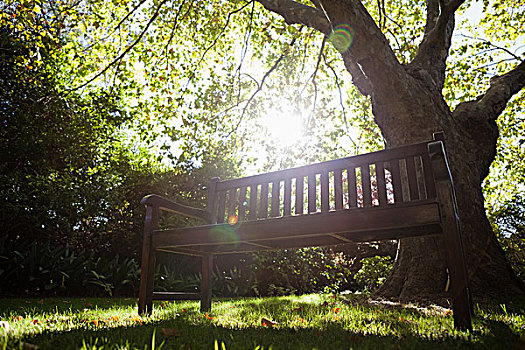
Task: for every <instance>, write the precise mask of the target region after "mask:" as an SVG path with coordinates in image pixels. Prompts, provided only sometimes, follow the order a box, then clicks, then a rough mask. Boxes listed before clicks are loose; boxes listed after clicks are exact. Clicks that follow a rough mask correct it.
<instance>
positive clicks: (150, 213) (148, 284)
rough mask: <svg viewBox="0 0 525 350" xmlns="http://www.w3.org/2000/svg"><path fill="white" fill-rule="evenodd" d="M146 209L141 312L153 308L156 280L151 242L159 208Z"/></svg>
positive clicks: (141, 273) (147, 312)
mask: <svg viewBox="0 0 525 350" xmlns="http://www.w3.org/2000/svg"><path fill="white" fill-rule="evenodd" d="M155 209H156V208H152V207H148V208H147V209H146V223H145V225H144V242H143V244H142V264H141V270H140V290H139V310H138V311H139V314H140V315H143V314H149V313H150V312H151V311H152V309H153V285H154V281H155V260H156V258H155V249H154V248H153V246H152V244H151V231H152V229H153V228H154V227H155V226H156V221H157V215H158V214H157V210H155Z"/></svg>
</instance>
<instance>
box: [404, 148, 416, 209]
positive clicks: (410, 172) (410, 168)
mask: <svg viewBox="0 0 525 350" xmlns="http://www.w3.org/2000/svg"><path fill="white" fill-rule="evenodd" d="M405 161H406V166H407V177H408V189H409V192H410V200H411V201H413V200H416V199H419V190H418V186H417V174H416V167H415V164H414V157H406V158H405Z"/></svg>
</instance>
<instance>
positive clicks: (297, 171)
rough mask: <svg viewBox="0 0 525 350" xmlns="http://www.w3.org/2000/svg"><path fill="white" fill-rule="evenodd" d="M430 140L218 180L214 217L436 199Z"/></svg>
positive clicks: (212, 191) (212, 190)
mask: <svg viewBox="0 0 525 350" xmlns="http://www.w3.org/2000/svg"><path fill="white" fill-rule="evenodd" d="M434 141H435V140H432V141H429V142H434ZM429 142H423V143H419V144H413V145H409V146H403V147H398V148H393V149H388V150H384V151H379V152H373V153H368V154H363V155H357V156H352V157H347V158H342V159H336V160H331V161H326V162H322V163H317V164H312V165H307V166H302V167H297V168H292V169H286V170H281V171H274V172H270V173H266V174H260V175H254V176H249V177H244V178H239V179H233V180H226V181H219V180H218V179H214V180H212V182H211V184H210V186H209V197H208V210H209V211H210V212H211V213H212V218H213V219H215V218H216V221H215V220H212V221H213V222H216V223H224V222H229V223H236V222H237V221H247V220H257V219H266V218H274V217H281V216H288V215H303V214H311V213H317V212H321V213H325V212H329V211H334V210H346V209H353V208H366V207H373V206H386V205H393V204H397V203H402V202H409V201H415V200H422V199H432V198H435V197H436V189H435V183H434V177H433V175H432V165H431V162H430V157H429V153H428V143H429Z"/></svg>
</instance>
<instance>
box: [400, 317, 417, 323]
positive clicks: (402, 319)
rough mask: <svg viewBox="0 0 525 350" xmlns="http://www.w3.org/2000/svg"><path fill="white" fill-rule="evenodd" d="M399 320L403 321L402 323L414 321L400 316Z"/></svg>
mask: <svg viewBox="0 0 525 350" xmlns="http://www.w3.org/2000/svg"><path fill="white" fill-rule="evenodd" d="M399 322H404V323H414V322H412V321H410V320H407V319H406V318H403V317H400V318H399Z"/></svg>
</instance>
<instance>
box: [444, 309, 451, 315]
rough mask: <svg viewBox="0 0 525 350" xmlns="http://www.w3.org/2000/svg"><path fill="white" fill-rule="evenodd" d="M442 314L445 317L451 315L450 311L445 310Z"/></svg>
mask: <svg viewBox="0 0 525 350" xmlns="http://www.w3.org/2000/svg"><path fill="white" fill-rule="evenodd" d="M443 314H444V315H445V316H450V315H452V310H446V311H445V312H444V313H443Z"/></svg>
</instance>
